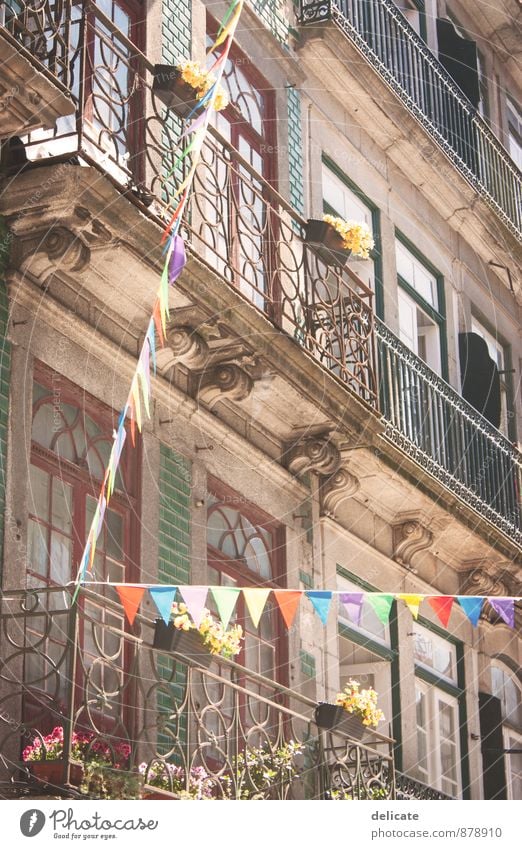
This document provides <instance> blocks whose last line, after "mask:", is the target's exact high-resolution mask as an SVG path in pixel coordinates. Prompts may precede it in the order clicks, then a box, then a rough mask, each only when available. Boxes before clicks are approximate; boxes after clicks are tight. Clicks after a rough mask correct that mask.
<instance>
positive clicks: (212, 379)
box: [197, 363, 254, 409]
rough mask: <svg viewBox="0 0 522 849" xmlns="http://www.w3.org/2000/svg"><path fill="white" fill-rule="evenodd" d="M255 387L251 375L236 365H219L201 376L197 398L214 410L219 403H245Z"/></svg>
mask: <svg viewBox="0 0 522 849" xmlns="http://www.w3.org/2000/svg"><path fill="white" fill-rule="evenodd" d="M253 386H254V381H253V380H252V378H251V377H250V375H249V374H248V373H247V372H246V371H245V370H244V369H242V368H241V367H240V366H238V365H237V364H236V363H219V364H218V365H216V366H214V368H212V369H209V370H208V371H206V372H205V373H204V374H203V375H202V376H201V379H200V381H199V385H198V388H197V397H198V401H200V402H201V403H203V404H205V406H207V407H209V408H210V409H212V407H214V406H215V405H216V404H217V403H218V401H224V400H227V401H234V402H236V403H237V402H238V401H244V400H245V399H246V398H248V396H249V395H250V393H251V392H252V388H253Z"/></svg>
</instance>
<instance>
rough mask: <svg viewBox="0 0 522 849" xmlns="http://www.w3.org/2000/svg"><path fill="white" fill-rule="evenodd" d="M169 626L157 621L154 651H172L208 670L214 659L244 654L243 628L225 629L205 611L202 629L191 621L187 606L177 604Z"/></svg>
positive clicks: (201, 624) (239, 626) (174, 605)
mask: <svg viewBox="0 0 522 849" xmlns="http://www.w3.org/2000/svg"><path fill="white" fill-rule="evenodd" d="M172 614H173V617H174V618H173V619H172V620H171V621H170V622H169V623H168V625H167V624H166V623H165V622H164V621H163V619H156V623H155V629H154V642H153V644H152V645H153V648H156V649H163V651H173V652H175V653H176V654H181V655H183V656H184V657H187V658H189V659H191V660H193V661H194V662H195V663H197V664H198V666H204V667H206V668H208V667H209V666H210V664H211V663H212V658H213V656H214V657H216V656H217V657H235V655H237V654H239V652H240V650H241V640H242V639H243V629H242V627H241V625H232V627H230V628H227V629H225V628H223V625H222V624H221V622H219V621H218V620H216V619H214V617H213V616H212V614H211V613H210V611H208V610H207V609H206V608H205V610H204V612H203V617H202V619H201V623H200V625H199V627H196V625H195V624H194V622H193V621H192V619H191V618H190V616H189V614H188V610H187V606H186V604H183V602H179V603H178V602H174V604H173V606H172Z"/></svg>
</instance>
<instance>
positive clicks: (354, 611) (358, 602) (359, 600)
mask: <svg viewBox="0 0 522 849" xmlns="http://www.w3.org/2000/svg"><path fill="white" fill-rule="evenodd" d="M339 598H340V600H341V601H342V603H343V604H344V606H345V608H346V612H347V614H348V618H349V619H350V621H351V622H353V623H354V625H360V624H361V613H362V606H363V601H364V595H363V593H339Z"/></svg>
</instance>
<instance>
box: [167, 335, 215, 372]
mask: <svg viewBox="0 0 522 849" xmlns="http://www.w3.org/2000/svg"><path fill="white" fill-rule="evenodd" d="M167 344H168V347H169V348H170V350H171V352H172V356H171V357H169V367H170V366H172V365H174V363H183V365H185V366H187V368H190V369H202V368H203V367H204V366H205V363H206V361H207V359H208V345H207V343H206V342H205V340H204V339H203V337H202V336H201V334H199V333H197V331H195V330H193V329H192V328H191V327H187V326H177V327H170V328H169V329H168V330H167Z"/></svg>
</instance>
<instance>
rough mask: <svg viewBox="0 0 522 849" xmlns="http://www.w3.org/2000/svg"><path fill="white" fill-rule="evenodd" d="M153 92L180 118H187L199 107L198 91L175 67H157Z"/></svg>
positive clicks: (155, 68) (155, 67)
mask: <svg viewBox="0 0 522 849" xmlns="http://www.w3.org/2000/svg"><path fill="white" fill-rule="evenodd" d="M152 91H153V92H154V94H155V95H156V97H158V98H159V99H160V100H161V102H162V103H164V104H165V106H168V108H169V109H172V111H173V112H175V113H176V114H177V115H179V116H180V118H186V117H187V115H189V114H190V113H191V112H192V110H193V109H194V108H195V107H196V106H197V103H198V100H197V96H196V95H197V90H196V89H195V88H193V87H192V86H191V85H189V84H188V83H187V82H185V80H184V79H183V77H182V75H181V70H180V69H179V68H176V67H175V66H174V65H155V66H154V80H153V83H152Z"/></svg>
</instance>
